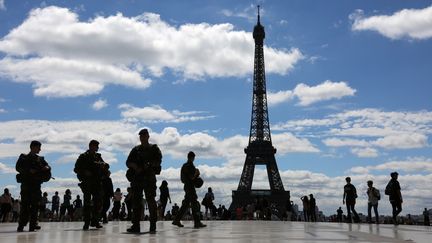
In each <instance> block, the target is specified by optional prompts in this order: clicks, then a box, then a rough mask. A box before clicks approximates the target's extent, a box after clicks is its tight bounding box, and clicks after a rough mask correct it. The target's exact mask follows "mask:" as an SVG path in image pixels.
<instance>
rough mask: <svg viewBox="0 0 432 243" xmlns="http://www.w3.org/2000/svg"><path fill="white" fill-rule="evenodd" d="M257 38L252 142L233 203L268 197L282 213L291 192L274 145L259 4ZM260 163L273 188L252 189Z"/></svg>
mask: <svg viewBox="0 0 432 243" xmlns="http://www.w3.org/2000/svg"><path fill="white" fill-rule="evenodd" d="M253 38H254V40H255V56H254V76H253V78H254V81H253V97H252V116H251V124H250V134H249V144H248V146H247V148H245V150H244V151H245V153H246V160H245V163H244V167H243V172H242V175H241V178H240V182H239V185H238V188H237V190H236V191H233V201H232V204H231V206H230V209H231V210H234V209H235V208H237V207H238V206H244V204H248V203H252V202H254V201H256V200H257V198H263V199H265V200H267V201H268V202H269V203H270V204H271V205H272V206H273V207H272V208H273V210H274V211H278V213H277V214H278V215H279V216H281V214H282V213H283V212H285V210H284V209H285V205H286V203H287V202H288V203H289V200H290V196H289V191H285V189H284V186H283V183H282V179H281V177H280V174H279V169H278V167H277V164H276V159H275V154H276V148H274V147H273V145H272V140H271V132H270V123H269V116H268V108H267V91H266V78H265V65H264V38H265V31H264V26H262V25H261V23H260V15H259V6H258V21H257V24H256V25H255V27H254V31H253ZM256 165H265V166H266V168H267V176H268V180H269V184H270V190H252V182H253V177H254V171H255V166H256Z"/></svg>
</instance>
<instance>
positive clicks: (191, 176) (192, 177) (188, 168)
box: [172, 151, 206, 228]
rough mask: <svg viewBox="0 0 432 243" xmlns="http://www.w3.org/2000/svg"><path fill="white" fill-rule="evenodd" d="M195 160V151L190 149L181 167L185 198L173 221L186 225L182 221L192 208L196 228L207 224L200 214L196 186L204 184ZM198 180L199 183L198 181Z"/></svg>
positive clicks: (179, 224)
mask: <svg viewBox="0 0 432 243" xmlns="http://www.w3.org/2000/svg"><path fill="white" fill-rule="evenodd" d="M194 160H195V153H194V152H192V151H190V152H189V153H188V155H187V161H186V163H184V164H183V166H182V168H181V173H180V178H181V181H182V183H183V184H184V187H183V189H184V191H185V198H184V199H183V201H182V205H181V208H180V211H179V212H178V213H177V215H176V216H175V218H174V221H173V222H172V224H173V225H176V226H178V227H184V225H183V224H182V223H181V222H180V220H181V219H182V217H183V215H184V214H185V213H186V210H187V209H188V208H189V207H191V208H192V216H193V220H194V228H202V227H206V225H205V224H203V223H201V219H200V218H201V217H200V216H201V215H200V213H201V212H200V203H199V202H198V196H197V194H196V190H195V187H200V186H202V179H201V178H200V177H199V176H200V171H199V170H198V169H197V168H196V167H195V165H194V164H193V162H194ZM197 181H198V183H197Z"/></svg>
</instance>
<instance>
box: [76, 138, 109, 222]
mask: <svg viewBox="0 0 432 243" xmlns="http://www.w3.org/2000/svg"><path fill="white" fill-rule="evenodd" d="M98 150H99V142H98V141H96V140H91V141H90V143H89V149H88V150H87V151H86V152H85V153H82V154H81V155H80V156H79V157H78V159H77V161H76V163H75V168H74V172H75V173H76V174H77V177H78V180H79V181H80V183H79V184H78V185H79V186H80V188H81V190H82V192H83V194H84V208H83V213H84V226H83V230H88V229H89V227H90V226H92V227H96V228H97V229H99V228H102V225H100V224H99V219H100V214H101V212H102V193H103V190H102V179H103V177H104V170H105V168H106V163H105V162H104V161H103V159H102V156H101V154H100V153H98V152H97V151H98Z"/></svg>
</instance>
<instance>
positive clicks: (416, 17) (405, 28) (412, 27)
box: [350, 6, 432, 39]
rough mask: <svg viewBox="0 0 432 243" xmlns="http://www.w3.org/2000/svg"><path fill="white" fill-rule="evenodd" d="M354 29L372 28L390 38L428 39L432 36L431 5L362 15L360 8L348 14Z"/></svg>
mask: <svg viewBox="0 0 432 243" xmlns="http://www.w3.org/2000/svg"><path fill="white" fill-rule="evenodd" d="M350 19H351V20H353V21H354V22H353V25H352V29H353V30H355V31H362V30H373V31H377V32H379V33H380V34H381V35H383V36H386V37H388V38H391V39H402V38H406V37H407V38H410V39H428V38H431V37H432V6H429V7H427V8H423V9H402V10H400V11H398V12H396V13H394V14H392V15H377V16H371V17H364V16H363V11H362V10H357V11H356V12H354V13H353V14H351V15H350Z"/></svg>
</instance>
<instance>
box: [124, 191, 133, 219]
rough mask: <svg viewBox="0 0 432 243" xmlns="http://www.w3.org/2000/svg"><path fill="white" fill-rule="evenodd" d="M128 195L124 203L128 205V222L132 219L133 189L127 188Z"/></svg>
mask: <svg viewBox="0 0 432 243" xmlns="http://www.w3.org/2000/svg"><path fill="white" fill-rule="evenodd" d="M126 190H127V193H128V194H127V195H126V196H125V199H124V203H125V204H126V209H127V218H126V219H127V220H131V219H132V188H130V187H128V188H126Z"/></svg>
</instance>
